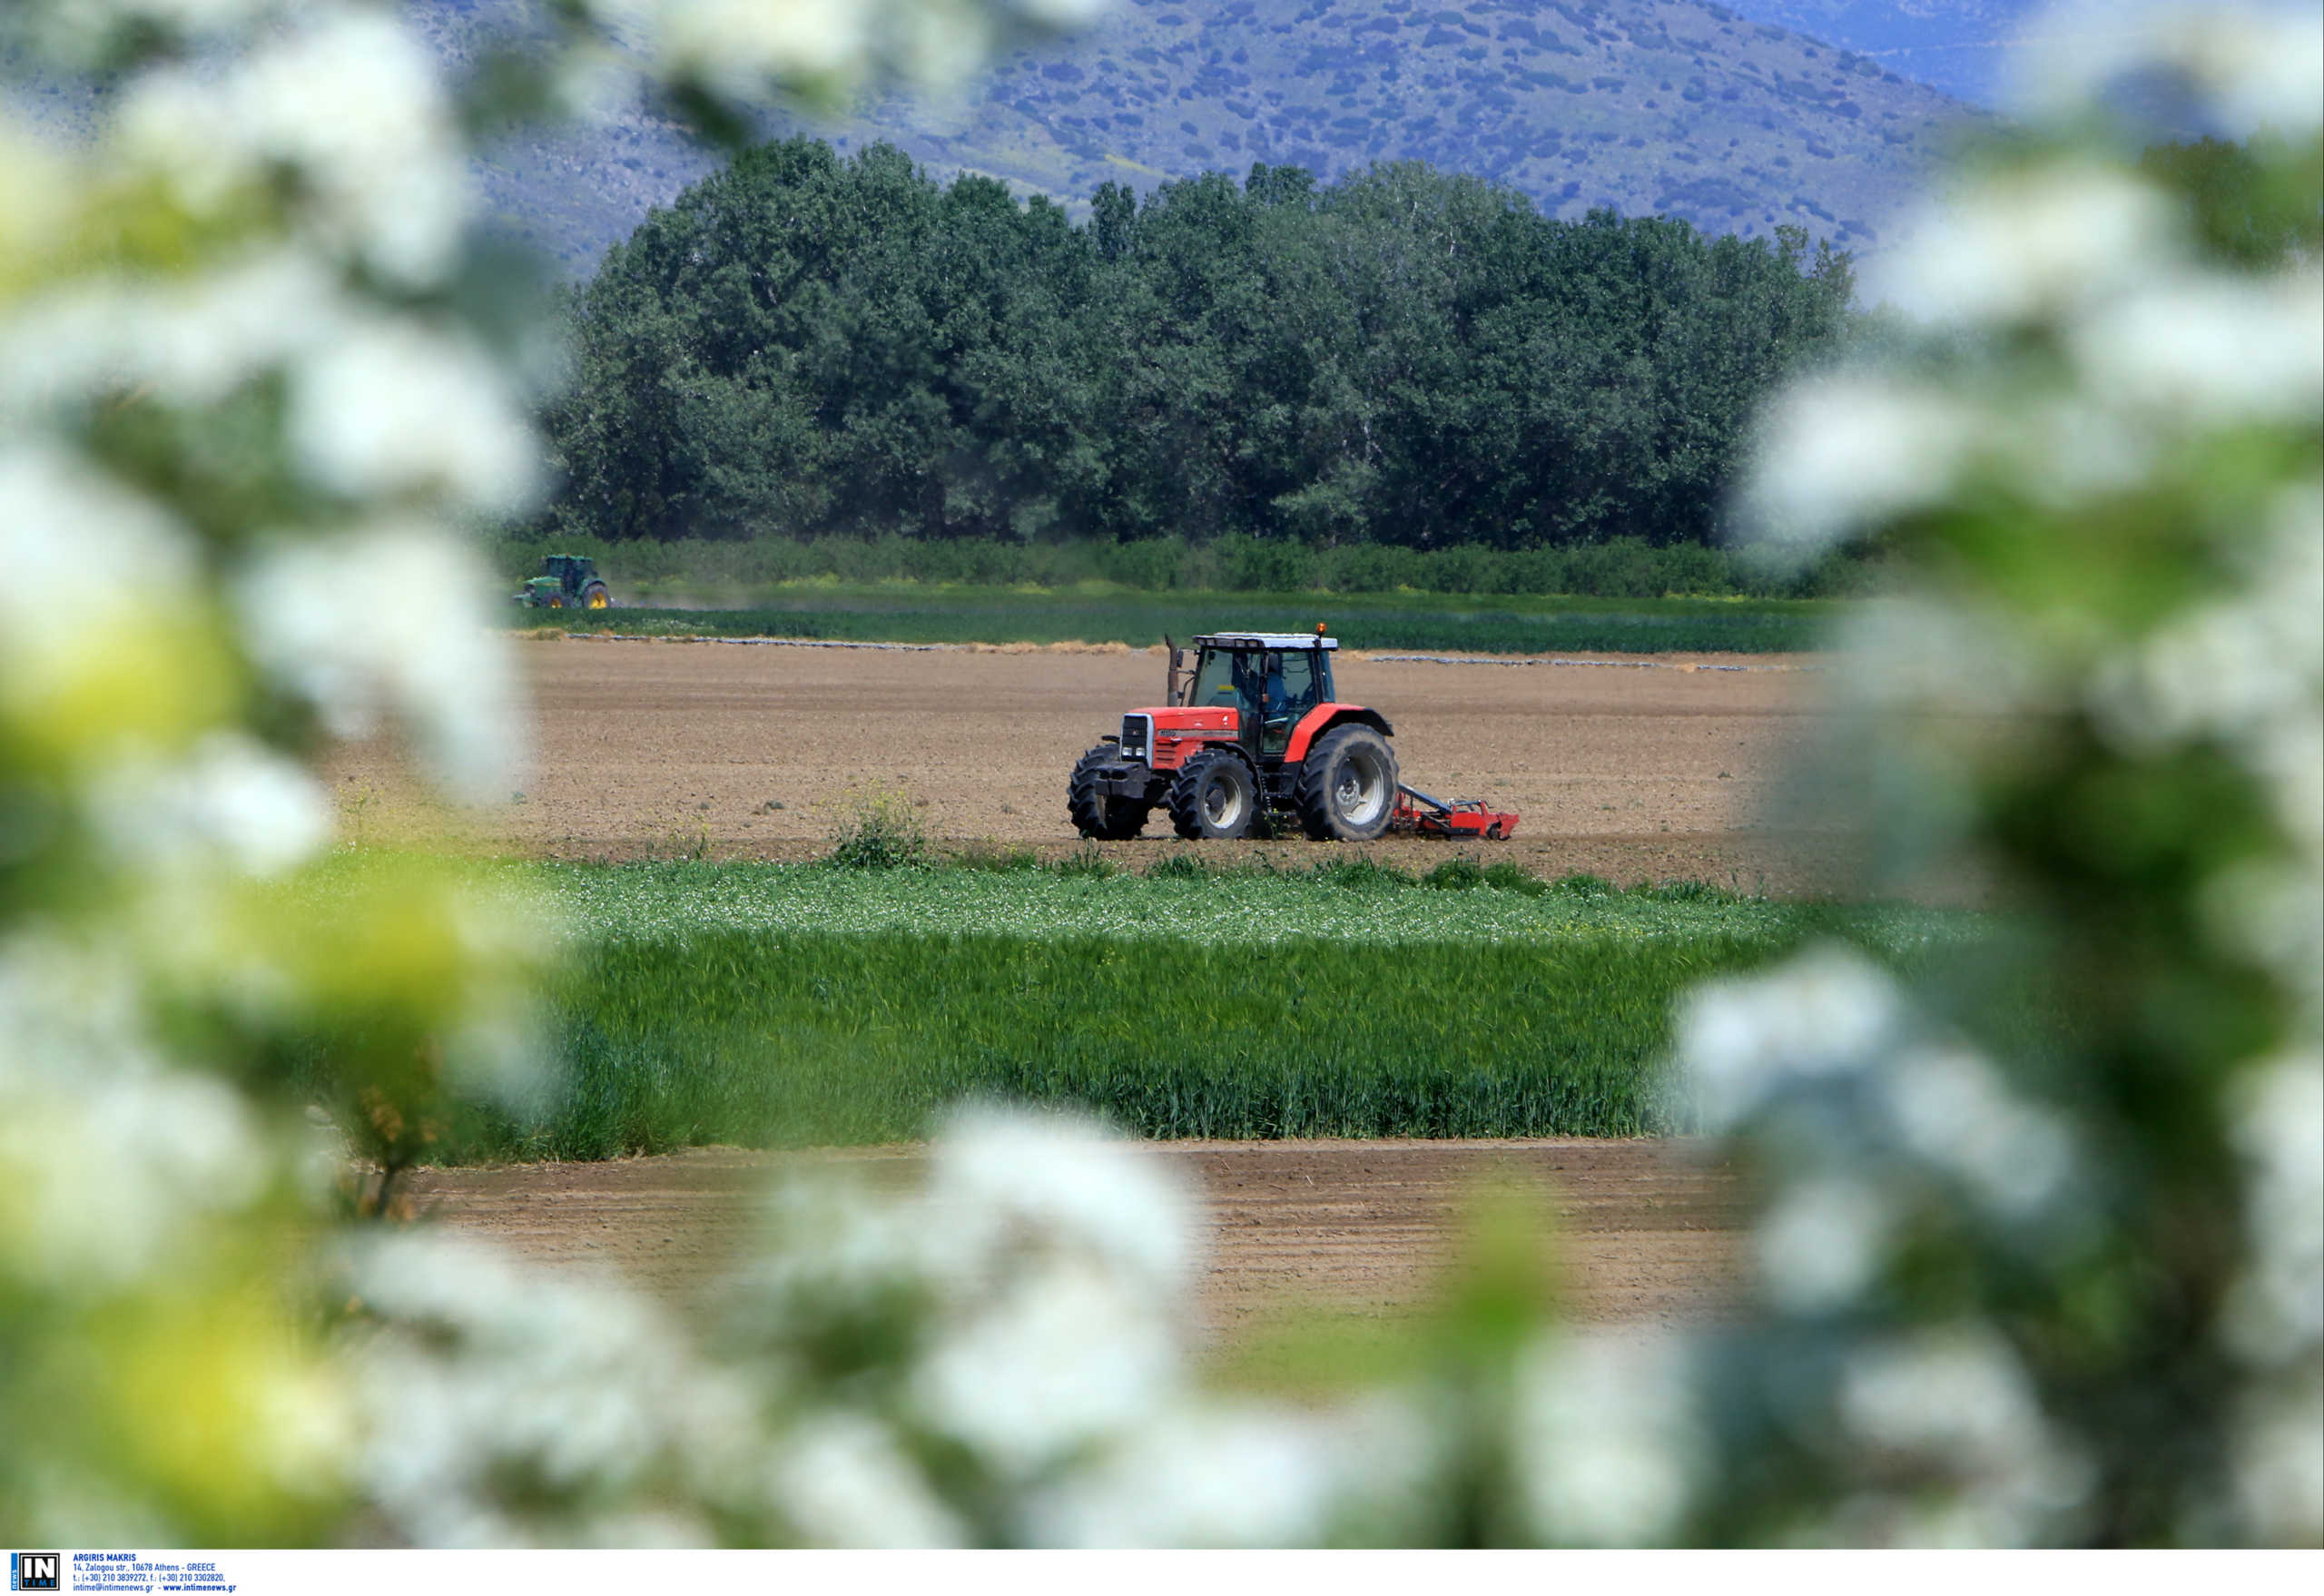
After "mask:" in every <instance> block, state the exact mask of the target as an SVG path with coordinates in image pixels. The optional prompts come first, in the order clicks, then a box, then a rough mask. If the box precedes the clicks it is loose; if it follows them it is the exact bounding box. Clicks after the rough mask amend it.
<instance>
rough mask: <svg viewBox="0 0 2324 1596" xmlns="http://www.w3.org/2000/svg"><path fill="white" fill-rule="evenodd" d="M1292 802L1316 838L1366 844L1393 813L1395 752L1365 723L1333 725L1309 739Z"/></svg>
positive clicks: (1303, 826) (1302, 824)
mask: <svg viewBox="0 0 2324 1596" xmlns="http://www.w3.org/2000/svg"><path fill="white" fill-rule="evenodd" d="M1292 800H1293V802H1294V803H1295V804H1296V805H1297V807H1298V810H1299V824H1300V827H1301V829H1302V830H1304V831H1305V832H1306V833H1307V834H1308V835H1309V836H1311V837H1313V838H1315V841H1317V842H1333V841H1337V842H1371V841H1372V840H1373V839H1374V838H1375V837H1378V836H1380V835H1382V834H1383V833H1384V832H1386V831H1387V829H1388V821H1389V817H1390V816H1392V815H1393V814H1394V813H1395V811H1396V751H1395V750H1394V749H1393V748H1391V747H1389V746H1388V739H1387V738H1385V737H1384V736H1382V735H1381V734H1379V733H1377V732H1375V731H1374V730H1373V729H1372V728H1371V727H1370V726H1364V725H1353V726H1336V727H1334V728H1333V729H1332V730H1331V731H1328V732H1326V733H1324V734H1323V735H1322V736H1321V737H1319V738H1317V739H1316V740H1315V746H1314V747H1312V748H1310V749H1309V750H1308V751H1307V757H1306V759H1305V761H1304V762H1303V763H1302V764H1300V767H1299V782H1298V784H1297V786H1296V787H1295V788H1294V790H1293V793H1292Z"/></svg>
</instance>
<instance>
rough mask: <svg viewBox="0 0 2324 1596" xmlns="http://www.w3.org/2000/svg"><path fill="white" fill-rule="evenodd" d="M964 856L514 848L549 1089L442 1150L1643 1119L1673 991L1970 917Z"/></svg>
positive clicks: (1188, 864) (1532, 1129)
mask: <svg viewBox="0 0 2324 1596" xmlns="http://www.w3.org/2000/svg"><path fill="white" fill-rule="evenodd" d="M985 864H986V865H987V866H988V868H984V869H962V868H950V869H931V868H903V869H888V870H850V869H839V868H833V867H831V866H819V865H792V866H782V865H711V864H663V865H632V866H620V867H614V868H586V867H579V866H551V867H527V868H526V869H525V870H524V871H523V872H522V876H523V879H525V880H526V881H527V882H530V883H532V884H534V885H536V886H537V887H538V888H540V889H542V890H544V891H545V892H546V893H547V897H548V898H549V900H550V901H551V902H552V904H553V905H554V906H555V907H556V909H557V910H558V911H560V914H561V916H562V918H563V919H564V920H565V921H566V923H567V925H568V926H569V927H570V935H571V938H572V944H571V947H572V951H571V955H570V957H569V959H568V960H567V961H566V966H565V968H564V970H563V971H562V973H561V974H560V975H559V976H558V977H557V978H556V980H555V982H554V984H553V988H552V990H551V991H550V993H549V994H548V1019H547V1035H548V1037H549V1038H550V1039H551V1042H552V1045H553V1047H554V1049H556V1053H557V1054H558V1056H559V1058H560V1059H561V1061H562V1063H563V1065H564V1067H565V1069H564V1074H563V1085H562V1086H561V1087H560V1089H558V1091H557V1093H556V1096H555V1097H554V1098H553V1100H552V1101H550V1102H549V1103H548V1104H547V1105H546V1107H545V1108H544V1110H543V1111H542V1112H541V1113H540V1114H539V1115H538V1116H537V1118H531V1119H529V1120H525V1121H521V1122H520V1121H518V1120H517V1119H512V1118H506V1117H502V1116H497V1115H482V1114H479V1115H478V1117H477V1118H476V1119H475V1120H474V1121H473V1122H472V1123H471V1124H470V1125H469V1126H468V1128H466V1129H465V1130H464V1131H463V1132H461V1133H460V1135H459V1137H458V1138H457V1139H456V1141H455V1143H454V1144H453V1145H452V1146H451V1147H450V1148H448V1149H447V1150H448V1151H450V1152H453V1153H455V1154H456V1155H465V1156H470V1157H506V1156H527V1157H560V1158H603V1157H608V1156H613V1155H616V1154H621V1153H625V1152H633V1151H639V1150H651V1149H660V1148H673V1147H682V1146H687V1145H693V1144H699V1143H706V1142H734V1143H741V1144H745V1145H753V1146H765V1145H772V1144H799V1143H836V1142H877V1141H885V1140H895V1139H900V1138H910V1137H913V1136H917V1135H920V1134H922V1133H923V1132H924V1130H925V1128H926V1126H927V1123H928V1121H929V1119H930V1118H931V1116H932V1115H934V1114H936V1113H937V1112H939V1111H940V1109H942V1108H944V1107H945V1105H947V1104H949V1103H951V1102H954V1101H957V1100H958V1099H960V1098H962V1097H964V1096H977V1095H993V1096H1000V1097H1007V1098H1019V1099H1027V1100H1034V1101H1042V1102H1070V1103H1076V1104H1080V1105H1084V1106H1087V1107H1089V1108H1096V1109H1098V1110H1099V1111H1101V1112H1103V1113H1106V1114H1108V1115H1109V1116H1110V1117H1112V1118H1115V1119H1116V1120H1117V1121H1118V1122H1119V1123H1121V1124H1123V1125H1124V1126H1126V1127H1128V1128H1132V1129H1135V1130H1137V1131H1138V1132H1140V1133H1142V1134H1146V1135H1150V1136H1162V1137H1168V1136H1218V1137H1238V1138H1239V1137H1278V1136H1339V1135H1344V1136H1512V1135H1546V1134H1553V1133H1556V1134H1576V1135H1616V1136H1619V1135H1635V1134H1640V1133H1641V1132H1645V1131H1648V1130H1651V1129H1655V1128H1662V1127H1664V1126H1665V1125H1666V1124H1667V1122H1668V1114H1669V1106H1668V1105H1667V1104H1666V1103H1665V1102H1664V1101H1663V1098H1662V1088H1661V1086H1660V1085H1659V1072H1658V1065H1659V1060H1660V1059H1661V1056H1662V1054H1663V1052H1664V1049H1665V1048H1666V1045H1667V1040H1668V1020H1669V1010H1670V1006H1671V1002H1672V1000H1673V999H1674V998H1676V997H1677V996H1678V995H1679V992H1680V991H1682V990H1684V989H1685V988H1686V986H1687V985H1688V984H1689V982H1691V981H1693V980H1699V979H1700V978H1701V977H1702V976H1704V975H1706V974H1710V973H1715V972H1718V971H1724V970H1737V969H1741V968H1747V967H1751V966H1756V965H1758V964H1759V963H1761V962H1763V961H1766V960H1767V959H1768V958H1770V957H1772V956H1774V955H1775V954H1777V952H1780V951H1783V950H1784V949H1786V948H1787V947H1790V946H1792V945H1795V944H1796V943H1797V941H1799V940H1800V939H1801V938H1802V937H1803V936H1805V935H1807V934H1808V933H1809V932H1810V931H1814V930H1817V929H1823V930H1827V931H1828V930H1838V931H1843V932H1844V933H1846V934H1850V935H1852V936H1856V937H1857V938H1859V939H1861V940H1863V941H1866V942H1867V943H1868V944H1869V945H1871V946H1873V947H1875V948H1876V949H1878V950H1879V951H1882V952H1883V953H1884V954H1886V955H1887V956H1891V957H1897V958H1905V959H1914V958H1918V957H1922V956H1925V954H1926V953H1928V952H1929V951H1931V950H1933V949H1941V948H1945V947H1949V946H1953V945H1955V944H1957V943H1958V942H1959V941H1961V938H1962V936H1963V934H1964V931H1965V929H1967V928H1969V927H1970V926H1972V925H1973V924H1974V922H1973V921H1971V920H1969V919H1968V918H1967V917H1964V916H1960V915H1947V914H1942V913H1935V912H1931V911H1916V910H1873V911H1854V912H1853V913H1851V914H1848V915H1846V916H1841V915H1837V914H1836V913H1835V912H1834V911H1822V910H1816V909H1812V908H1807V907H1802V906H1798V905H1787V904H1778V903H1772V902H1768V901H1763V900H1756V899H1748V898H1738V897H1735V896H1732V895H1730V894H1728V893H1726V892H1719V891H1717V890H1714V889H1711V888H1708V887H1705V886H1703V885H1701V884H1699V883H1684V884H1679V885H1676V886H1664V887H1655V888H1638V889H1633V890H1631V891H1629V892H1621V891H1617V890H1615V889H1614V888H1612V887H1611V886H1610V885H1609V884H1608V883H1606V882H1601V881H1598V880H1596V879H1594V878H1590V877H1580V876H1577V877H1572V878H1569V879H1568V880H1566V881H1564V882H1557V883H1554V884H1552V883H1548V882H1540V881H1536V880H1534V879H1532V878H1531V877H1529V876H1526V875H1524V874H1523V873H1522V872H1518V871H1516V870H1515V869H1513V868H1512V867H1510V866H1506V865H1502V866H1497V867H1495V868H1492V869H1489V870H1488V869H1482V868H1480V867H1479V866H1478V865H1477V864H1475V863H1474V862H1472V861H1469V860H1466V859H1462V858H1459V857H1448V859H1447V860H1446V862H1444V864H1443V866H1441V867H1440V868H1439V869H1437V870H1436V871H1434V872H1431V873H1430V874H1429V875H1428V876H1426V877H1424V878H1423V879H1422V880H1419V881H1414V880H1413V879H1412V878H1410V877H1408V876H1405V875H1403V874H1401V873H1399V872H1395V871H1393V870H1388V869H1383V868H1379V867H1376V866H1374V865H1371V864H1370V863H1369V862H1364V861H1361V860H1358V861H1349V862H1334V863H1333V864H1331V865H1327V866H1324V867H1322V868H1318V869H1315V870H1312V871H1307V872H1280V873H1279V872H1274V871H1271V870H1268V869H1265V868H1260V869H1248V868H1246V869H1240V870H1229V871H1224V872H1222V871H1218V870H1215V869H1213V868H1210V867H1208V866H1207V865H1206V863H1205V862H1202V861H1201V860H1200V859H1199V857H1198V856H1196V855H1193V854H1182V855H1174V856H1173V857H1172V858H1171V859H1170V860H1168V861H1166V862H1165V863H1164V864H1163V865H1161V866H1160V867H1158V868H1157V869H1156V870H1155V871H1154V872H1151V873H1148V874H1146V875H1135V876H1134V875H1125V874H1115V873H1112V872H1108V870H1106V869H1105V867H1104V865H1103V862H1095V863H1094V864H1092V863H1089V862H1077V861H1068V862H1064V863H1062V864H1060V865H1056V866H1050V867H1046V868H1044V867H1040V866H1038V865H1035V864H1033V863H1032V862H1030V861H1029V860H1018V861H1009V860H1006V859H1000V860H987V861H985ZM996 865H997V866H1000V868H991V867H992V866H996Z"/></svg>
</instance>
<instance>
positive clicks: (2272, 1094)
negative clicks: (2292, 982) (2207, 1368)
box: [2226, 1053, 2324, 1364]
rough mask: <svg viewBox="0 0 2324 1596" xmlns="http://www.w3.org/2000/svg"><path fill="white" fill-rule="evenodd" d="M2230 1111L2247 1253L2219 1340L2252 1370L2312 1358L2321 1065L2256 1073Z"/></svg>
mask: <svg viewBox="0 0 2324 1596" xmlns="http://www.w3.org/2000/svg"><path fill="white" fill-rule="evenodd" d="M2235 1106H2236V1117H2235V1127H2234V1138H2235V1145H2236V1149H2237V1151H2238V1152H2239V1153H2240V1154H2241V1155H2242V1158H2243V1159H2244V1161H2245V1163H2246V1164H2247V1166H2248V1167H2249V1168H2250V1184H2249V1186H2248V1187H2247V1188H2246V1197H2245V1203H2246V1214H2245V1224H2246V1225H2247V1226H2248V1227H2249V1229H2250V1244H2251V1256H2250V1266H2249V1269H2248V1271H2247V1273H2246V1274H2245V1276H2244V1277H2243V1278H2242V1280H2240V1282H2238V1284H2237V1286H2236V1290H2235V1296H2234V1299H2233V1301H2232V1302H2231V1303H2230V1307H2229V1312H2228V1318H2227V1324H2226V1329H2227V1333H2228V1337H2229V1340H2230V1344H2231V1345H2234V1346H2235V1347H2236V1348H2237V1350H2238V1351H2239V1352H2240V1353H2241V1354H2242V1355H2244V1356H2245V1357H2247V1358H2249V1359H2250V1360H2251V1361H2253V1362H2255V1363H2260V1364H2278V1363H2282V1362H2285V1361H2288V1360H2290V1359H2295V1358H2299V1357H2303V1356H2305V1357H2309V1358H2313V1357H2315V1356H2316V1355H2318V1351H2319V1347H2324V1058H2319V1056H2318V1055H2316V1054H2314V1053H2309V1054H2306V1055H2304V1056H2294V1057H2290V1058H2284V1059H2277V1060H2274V1061H2272V1062H2270V1063H2269V1064H2266V1065H2264V1066H2261V1067H2260V1068H2259V1069H2256V1070H2255V1071H2253V1073H2252V1074H2250V1076H2249V1077H2248V1078H2247V1079H2244V1080H2243V1081H2242V1082H2241V1083H2240V1089H2239V1092H2238V1098H2237V1102H2236V1105H2235Z"/></svg>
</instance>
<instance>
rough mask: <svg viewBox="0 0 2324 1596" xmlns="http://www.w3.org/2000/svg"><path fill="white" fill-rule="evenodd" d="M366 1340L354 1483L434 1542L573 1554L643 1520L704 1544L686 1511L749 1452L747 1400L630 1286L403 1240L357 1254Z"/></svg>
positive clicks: (402, 1527) (676, 1537) (399, 1524)
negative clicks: (371, 1318) (593, 1282)
mask: <svg viewBox="0 0 2324 1596" xmlns="http://www.w3.org/2000/svg"><path fill="white" fill-rule="evenodd" d="M352 1264H353V1269H352V1282H353V1286H354V1290H355V1292H356V1293H357V1295H358V1296H359V1299H360V1301H361V1302H362V1304H363V1305H364V1307H365V1308H366V1309H367V1310H369V1312H370V1313H371V1314H373V1315H376V1316H377V1317H378V1319H379V1326H378V1328H377V1329H376V1330H375V1331H373V1332H372V1333H371V1334H370V1335H369V1336H368V1338H367V1339H366V1341H365V1343H364V1345H362V1347H361V1348H360V1349H359V1355H358V1356H357V1360H356V1361H357V1370H356V1372H357V1375H358V1387H357V1388H358V1393H359V1399H360V1404H361V1412H362V1415H363V1420H364V1424H365V1431H366V1441H365V1444H364V1447H363V1452H362V1456H361V1461H360V1467H359V1478H360V1481H361V1483H362V1484H363V1486H364V1488H365V1490H366V1492H367V1493H368V1494H369V1499H370V1500H371V1502H373V1504H374V1505H375V1506H376V1507H377V1508H378V1509H379V1511H380V1512H383V1513H384V1514H385V1515H386V1516H387V1519H388V1522H389V1524H390V1525H391V1526H392V1527H393V1529H394V1531H395V1532H396V1533H398V1534H399V1535H400V1536H407V1537H409V1538H410V1539H411V1540H412V1541H413V1542H415V1543H417V1544H420V1545H429V1546H477V1545H525V1544H530V1545H570V1544H575V1543H579V1542H588V1541H592V1540H596V1539H598V1538H599V1537H601V1536H610V1537H625V1536H627V1535H629V1534H631V1533H633V1532H636V1531H637V1530H639V1529H640V1528H641V1527H646V1526H650V1528H651V1530H652V1532H653V1535H654V1538H655V1539H656V1540H659V1541H662V1542H697V1543H698V1542H702V1541H704V1540H705V1539H707V1538H708V1536H709V1533H710V1531H709V1526H708V1525H707V1524H706V1523H705V1522H702V1521H701V1520H700V1519H699V1518H698V1517H696V1516H694V1513H693V1512H691V1511H690V1510H689V1508H688V1507H687V1506H686V1505H685V1504H686V1503H688V1502H691V1501H694V1500H699V1493H702V1491H703V1490H704V1485H705V1484H706V1483H708V1482H711V1481H714V1480H731V1479H733V1478H734V1477H736V1476H737V1474H738V1473H739V1471H740V1470H741V1468H742V1465H743V1463H745V1461H746V1460H747V1459H748V1458H749V1457H750V1456H751V1455H752V1453H753V1451H754V1449H755V1446H756V1444H757V1443H756V1441H755V1440H754V1434H753V1421H752V1418H751V1414H752V1413H753V1406H752V1403H751V1401H750V1397H749V1394H748V1393H747V1392H746V1391H745V1390H744V1388H743V1387H742V1386H741V1385H739V1384H736V1383H734V1381H732V1380H731V1379H730V1378H727V1377H724V1376H722V1375H719V1374H716V1373H715V1372H714V1371H712V1370H709V1369H706V1368H705V1367H704V1366H703V1365H701V1364H699V1363H698V1362H696V1361H695V1360H694V1357H693V1356H692V1355H691V1354H690V1353H689V1352H688V1351H687V1350H686V1348H685V1346H684V1343H683V1342H682V1340H681V1339H680V1338H679V1337H678V1336H677V1335H675V1331H674V1330H673V1328H672V1327H671V1326H670V1325H666V1324H665V1322H664V1321H663V1319H662V1317H661V1315H659V1314H658V1313H657V1312H656V1311H655V1310H654V1309H653V1308H652V1306H651V1305H648V1304H647V1303H646V1302H645V1299H644V1298H643V1297H641V1296H638V1295H637V1294H635V1293H634V1292H628V1291H622V1290H617V1289H612V1288H609V1287H605V1288H601V1287H592V1286H578V1285H575V1284H573V1283H572V1282H571V1281H570V1280H569V1279H566V1278H563V1277H547V1276H539V1275H537V1274H535V1273H533V1272H530V1271H527V1270H524V1269H520V1268H518V1267H517V1266H514V1265H512V1264H510V1263H509V1262H508V1261H507V1260H506V1259H504V1258H502V1257H500V1256H497V1255H496V1254H495V1253H493V1252H492V1250H491V1249H489V1248H488V1247H486V1246H482V1245H481V1244H479V1243H477V1242H473V1241H469V1240H466V1239H459V1238H454V1237H448V1236H421V1235H418V1234H412V1233H401V1234H393V1235H387V1236H374V1237H370V1238H368V1239H366V1240H365V1242H364V1243H363V1244H362V1245H360V1246H358V1247H357V1248H355V1249H354V1252H353V1254H352Z"/></svg>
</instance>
